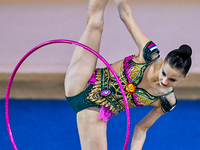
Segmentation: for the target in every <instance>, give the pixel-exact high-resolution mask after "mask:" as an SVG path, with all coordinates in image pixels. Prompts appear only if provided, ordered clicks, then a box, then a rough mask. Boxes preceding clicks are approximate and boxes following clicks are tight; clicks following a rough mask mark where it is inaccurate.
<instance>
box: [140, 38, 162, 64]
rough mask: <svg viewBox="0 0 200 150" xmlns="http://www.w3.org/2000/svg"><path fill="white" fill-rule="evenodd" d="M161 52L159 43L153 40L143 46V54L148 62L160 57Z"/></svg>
mask: <svg viewBox="0 0 200 150" xmlns="http://www.w3.org/2000/svg"><path fill="white" fill-rule="evenodd" d="M159 53H160V51H159V49H158V47H157V45H156V44H155V43H154V42H153V41H149V42H147V43H146V45H145V46H144V48H143V51H142V56H143V58H144V60H145V61H146V62H147V63H152V62H153V61H154V60H156V59H157V58H159V57H160V55H159Z"/></svg>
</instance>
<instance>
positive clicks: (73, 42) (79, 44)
mask: <svg viewBox="0 0 200 150" xmlns="http://www.w3.org/2000/svg"><path fill="white" fill-rule="evenodd" d="M54 43H67V44H74V45H77V46H80V47H82V48H84V49H86V50H88V51H89V52H91V53H93V54H94V55H96V56H97V57H98V58H99V59H100V60H101V61H102V62H103V63H104V64H105V65H106V66H107V67H108V69H109V70H110V71H111V72H112V74H113V75H114V77H115V79H116V81H117V83H118V84H119V87H120V90H121V92H122V96H123V99H124V104H125V108H126V116H127V131H126V140H125V144H124V149H123V150H126V149H127V146H128V141H129V137H130V112H129V107H128V101H127V98H126V95H125V91H124V89H123V86H122V84H121V82H120V80H119V78H118V76H117V74H116V72H115V71H114V70H113V68H112V67H111V66H110V64H109V63H108V62H107V61H106V60H105V59H104V58H103V57H102V56H101V55H100V54H98V53H97V52H96V51H94V50H93V49H91V48H90V47H88V46H86V45H84V44H81V43H79V42H76V41H71V40H64V39H60V40H51V41H47V42H44V43H41V44H39V45H38V46H36V47H34V48H33V49H31V50H30V51H29V52H28V53H27V54H25V55H24V56H23V57H22V59H21V60H20V61H19V62H18V64H17V66H16V67H15V69H14V71H13V72H12V74H11V77H10V80H9V82H8V86H7V91H6V99H5V118H6V125H7V130H8V134H9V138H10V140H11V143H12V145H13V148H14V150H18V148H17V146H16V144H15V141H14V138H13V135H12V131H11V127H10V120H9V96H10V89H11V86H12V82H13V80H14V77H15V74H16V73H17V70H18V69H19V67H20V66H21V64H22V63H23V62H24V60H25V59H26V58H27V57H28V56H29V55H31V54H32V53H33V52H34V51H36V50H37V49H39V48H41V47H43V46H46V45H49V44H54Z"/></svg>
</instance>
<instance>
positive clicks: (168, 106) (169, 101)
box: [160, 91, 177, 113]
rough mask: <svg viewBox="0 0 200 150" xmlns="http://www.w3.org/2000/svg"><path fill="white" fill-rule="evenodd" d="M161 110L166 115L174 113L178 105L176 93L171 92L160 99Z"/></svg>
mask: <svg viewBox="0 0 200 150" xmlns="http://www.w3.org/2000/svg"><path fill="white" fill-rule="evenodd" d="M160 102H161V108H162V111H163V112H164V113H167V112H170V111H172V109H174V107H175V106H176V104H177V99H176V97H175V95H174V92H173V91H171V92H169V93H167V94H166V95H163V96H161V97H160Z"/></svg>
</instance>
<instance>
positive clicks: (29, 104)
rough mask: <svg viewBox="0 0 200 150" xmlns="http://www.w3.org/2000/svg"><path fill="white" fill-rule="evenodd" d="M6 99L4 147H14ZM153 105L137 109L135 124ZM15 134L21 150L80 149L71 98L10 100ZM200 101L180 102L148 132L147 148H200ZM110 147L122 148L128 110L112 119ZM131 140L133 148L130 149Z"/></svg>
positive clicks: (0, 131) (0, 132) (1, 128)
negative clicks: (8, 122) (6, 120)
mask: <svg viewBox="0 0 200 150" xmlns="http://www.w3.org/2000/svg"><path fill="white" fill-rule="evenodd" d="M4 103H5V101H4V100H0V120H1V122H0V150H13V148H12V145H11V142H10V139H9V136H8V133H7V129H6V123H5V115H4V114H5V113H4ZM152 108H153V107H142V108H133V109H131V110H130V113H131V125H132V126H131V136H132V134H133V130H134V125H135V124H137V123H138V122H139V120H141V119H142V118H143V117H144V116H145V115H146V114H147V113H148V112H149V111H150V110H151V109H152ZM9 109H10V111H9V115H10V123H11V129H12V133H13V136H14V139H15V142H16V145H17V147H18V149H19V150H80V149H81V148H80V143H79V137H78V132H77V126H76V119H75V114H74V113H73V111H72V109H71V107H70V106H69V104H68V103H67V101H57V100H49V101H44V100H10V103H9ZM199 124H200V100H197V101H178V105H177V107H176V108H175V109H174V110H173V111H172V112H171V113H168V114H165V115H164V116H162V117H161V118H160V119H159V120H158V121H157V122H156V123H155V124H154V125H153V126H152V127H151V128H150V129H149V130H148V132H147V139H146V142H145V144H144V147H143V150H169V149H170V150H199V148H200V142H199V141H200V128H199ZM107 134H108V149H109V150H122V149H123V146H124V142H125V137H126V113H125V112H122V113H120V114H118V115H117V116H115V117H113V118H112V119H111V120H109V122H108V133H107ZM130 143H131V140H130V142H129V147H128V149H130Z"/></svg>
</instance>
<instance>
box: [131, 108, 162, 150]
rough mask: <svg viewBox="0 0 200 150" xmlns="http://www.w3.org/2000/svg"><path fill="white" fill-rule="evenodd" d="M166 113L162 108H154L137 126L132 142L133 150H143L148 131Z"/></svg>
mask: <svg viewBox="0 0 200 150" xmlns="http://www.w3.org/2000/svg"><path fill="white" fill-rule="evenodd" d="M163 114H164V113H163V111H162V110H161V108H160V107H154V108H153V109H152V110H151V111H150V112H149V113H148V114H147V115H146V116H145V117H144V118H143V119H142V120H141V121H140V122H139V123H138V124H137V125H136V126H135V131H134V134H133V138H132V142H131V150H141V149H142V147H143V144H144V141H145V139H146V132H147V130H148V129H149V128H150V127H151V126H152V125H153V124H154V122H155V121H156V120H157V119H158V118H159V117H160V116H162V115H163Z"/></svg>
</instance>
